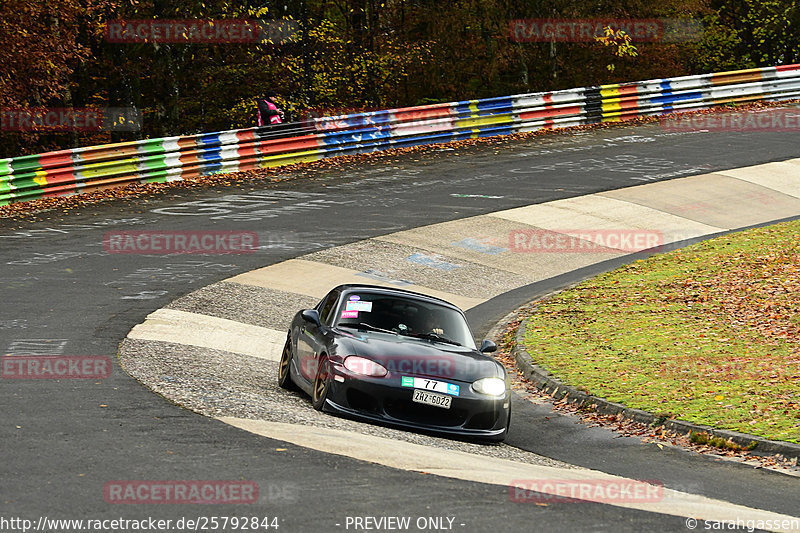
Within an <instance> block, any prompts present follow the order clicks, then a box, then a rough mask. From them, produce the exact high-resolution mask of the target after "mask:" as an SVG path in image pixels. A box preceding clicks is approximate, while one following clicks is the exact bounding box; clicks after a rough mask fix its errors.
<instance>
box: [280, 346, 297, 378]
mask: <svg viewBox="0 0 800 533" xmlns="http://www.w3.org/2000/svg"><path fill="white" fill-rule="evenodd" d="M291 366H292V338H291V337H288V338H287V339H286V344H285V345H284V346H283V351H282V352H281V360H280V363H278V386H279V387H280V388H282V389H286V390H288V391H296V390H298V387H297V385H296V384H295V382H294V381H292V372H291Z"/></svg>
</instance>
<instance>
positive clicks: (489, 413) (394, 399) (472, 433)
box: [323, 365, 511, 440]
mask: <svg viewBox="0 0 800 533" xmlns="http://www.w3.org/2000/svg"><path fill="white" fill-rule="evenodd" d="M337 376H338V379H337ZM418 377H422V376H418ZM342 379H343V381H340V380H342ZM433 379H437V380H440V381H446V380H444V379H442V378H433ZM451 382H452V383H455V384H457V385H459V387H460V390H459V395H458V396H453V397H452V401H451V405H450V408H449V409H443V408H441V407H434V406H430V405H425V404H421V403H417V402H414V401H412V399H411V398H412V395H413V393H414V389H413V388H411V387H403V386H401V376H391V375H390V376H386V377H383V378H371V377H367V376H363V375H359V374H354V373H351V372H349V371H348V370H346V369H344V368H343V367H341V366H339V365H334V366H333V379H332V380H331V382H330V388H329V390H328V395H327V398H326V402H325V406H324V407H323V410H325V411H327V412H332V413H336V414H340V415H345V416H348V417H352V418H358V419H362V420H367V421H371V422H377V423H380V424H388V425H392V426H399V427H403V428H408V429H414V430H420V431H429V432H436V433H444V434H449V435H460V436H468V437H477V438H484V439H488V440H497V439H500V438H502V437H504V436H505V432H506V430H507V427H508V422H509V417H510V402H511V395H510V392H509V391H506V393H505V395H504V396H502V397H497V398H494V397H489V396H486V395H483V394H478V393H476V392H473V391H472V390H471V388H470V384H469V383H463V382H457V381H451Z"/></svg>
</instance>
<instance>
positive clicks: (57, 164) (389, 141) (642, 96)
mask: <svg viewBox="0 0 800 533" xmlns="http://www.w3.org/2000/svg"><path fill="white" fill-rule="evenodd" d="M798 97H800V65H783V66H778V67H767V68H759V69H750V70H740V71H733V72H721V73H716V74H703V75H698V76H682V77H676V78H665V79H661V80H647V81H641V82H637V83H628V84H615V85H603V86H599V87H583V88H578V89H569V90H564V91H553V92H546V93H534V94H521V95H514V96H504V97H499V98H486V99H483V100H467V101H462V102H452V103H446V104H435V105H428V106H419V107H409V108H402V109H388V110H384V111H372V112H368V113H355V114H351V115H341V116H335V117H320V118H314V119H312V120H310V121H307V122H303V123H289V124H282V125H280V126H278V127H267V128H247V129H241V130H231V131H222V132H215V133H207V134H202V135H193V136H181V137H165V138H161V139H146V140H142V141H135V142H127V143H119V144H109V145H102V146H90V147H84V148H74V149H71V150H61V151H57V152H48V153H44V154H36V155H28V156H22V157H15V158H11V159H0V206H2V205H8V204H11V203H15V202H23V201H28V200H33V199H37V198H46V197H52V196H62V195H68V194H76V193H81V192H89V191H94V190H100V189H105V188H109V187H120V186H123V185H126V184H129V183H152V182H168V181H176V180H184V179H191V178H195V177H198V176H205V175H210V174H218V173H230V172H238V171H246V170H251V169H255V168H265V167H274V166H281V165H288V164H293V163H301V162H308V161H316V160H319V159H323V158H327V157H334V156H337V155H344V154H353V153H365V152H373V151H378V150H386V149H389V148H396V147H403V146H418V145H423V144H435V143H444V142H448V141H454V140H459V139H468V138H475V137H488V136H494V135H508V134H511V133H519V132H530V131H536V130H539V129H544V128H563V127H570V126H578V125H583V124H594V123H599V122H616V121H621V120H629V119H633V118H636V117H641V116H648V115H660V114H666V113H673V112H680V111H691V110H697V109H705V108H709V107H713V106H717V105H720V104H726V103H733V102H737V103H738V102H751V101H757V100H788V99H793V98H798Z"/></svg>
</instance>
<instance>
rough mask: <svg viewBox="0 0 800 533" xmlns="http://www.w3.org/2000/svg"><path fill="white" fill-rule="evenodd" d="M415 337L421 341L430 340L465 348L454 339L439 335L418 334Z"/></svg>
mask: <svg viewBox="0 0 800 533" xmlns="http://www.w3.org/2000/svg"><path fill="white" fill-rule="evenodd" d="M413 336H414V337H417V338H420V339H428V340H432V341H437V342H444V343H446V344H455V345H456V346H463V345H462V344H461V343H460V342H456V341H454V340H453V339H448V338H447V337H444V336H442V335H439V334H438V333H416V334H414V335H413Z"/></svg>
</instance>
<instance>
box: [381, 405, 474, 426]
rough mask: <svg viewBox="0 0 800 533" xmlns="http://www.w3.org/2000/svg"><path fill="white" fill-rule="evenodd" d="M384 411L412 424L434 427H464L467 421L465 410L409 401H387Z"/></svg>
mask: <svg viewBox="0 0 800 533" xmlns="http://www.w3.org/2000/svg"><path fill="white" fill-rule="evenodd" d="M383 409H384V411H385V412H386V414H387V415H389V416H391V417H393V418H397V419H399V420H404V421H406V422H411V423H414V424H426V425H434V426H445V427H449V426H462V425H463V424H464V422H466V420H467V416H468V414H467V412H466V411H465V410H463V409H442V408H441V407H433V406H430V405H423V404H421V403H417V402H411V401H407V400H386V401H384V404H383Z"/></svg>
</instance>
